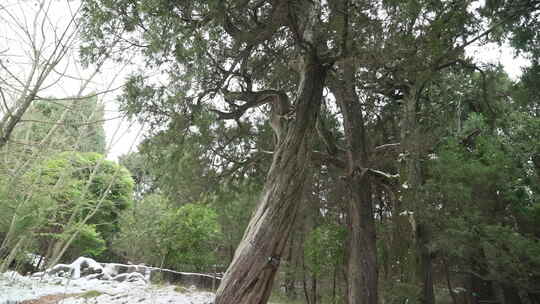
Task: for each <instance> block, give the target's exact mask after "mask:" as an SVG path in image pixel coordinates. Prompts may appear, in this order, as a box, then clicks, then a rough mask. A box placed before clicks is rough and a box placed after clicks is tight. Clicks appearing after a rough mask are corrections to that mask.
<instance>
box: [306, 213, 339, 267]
mask: <svg viewBox="0 0 540 304" xmlns="http://www.w3.org/2000/svg"><path fill="white" fill-rule="evenodd" d="M345 237H346V230H345V228H344V227H343V226H339V225H336V224H335V223H330V224H325V225H322V226H319V227H317V228H315V229H314V230H313V231H311V232H310V233H309V234H308V235H307V238H306V241H305V242H304V255H305V262H306V266H307V267H308V269H309V270H310V271H311V272H312V273H313V275H314V276H320V275H322V274H325V273H331V272H332V271H333V270H334V268H335V267H336V265H339V264H341V263H342V262H343V259H344V246H343V244H344V242H345Z"/></svg>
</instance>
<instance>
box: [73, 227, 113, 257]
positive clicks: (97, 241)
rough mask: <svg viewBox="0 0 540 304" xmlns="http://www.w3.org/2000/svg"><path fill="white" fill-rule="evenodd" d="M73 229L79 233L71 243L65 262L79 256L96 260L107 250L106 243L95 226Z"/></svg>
mask: <svg viewBox="0 0 540 304" xmlns="http://www.w3.org/2000/svg"><path fill="white" fill-rule="evenodd" d="M75 229H77V230H78V231H79V235H78V236H77V238H76V239H75V240H74V241H73V243H72V245H71V249H70V250H69V252H68V253H67V254H66V256H65V259H66V260H68V261H70V260H74V259H76V258H77V257H80V256H88V257H92V258H96V257H99V256H100V255H101V254H102V253H103V252H104V251H105V250H106V249H107V245H106V241H105V239H103V238H102V237H101V234H100V233H99V232H98V231H97V230H96V225H83V226H82V227H80V228H75Z"/></svg>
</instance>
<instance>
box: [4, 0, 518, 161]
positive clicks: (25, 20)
mask: <svg viewBox="0 0 540 304" xmlns="http://www.w3.org/2000/svg"><path fill="white" fill-rule="evenodd" d="M38 3H50V5H51V7H50V9H49V10H48V12H49V14H48V19H47V21H48V24H47V25H46V27H47V29H48V30H47V29H46V31H45V32H44V35H42V39H43V40H44V42H46V43H49V44H53V43H54V39H55V37H54V32H53V31H51V30H50V28H52V27H56V28H63V27H65V26H66V22H67V21H68V20H69V19H70V16H71V15H72V13H73V12H74V11H75V10H76V9H77V6H78V5H79V4H80V3H79V1H76V0H75V1H65V0H40V1H37V0H34V1H31V0H29V1H24V0H23V1H21V0H0V18H3V19H0V56H2V57H0V58H4V59H5V58H7V57H10V58H11V59H12V66H14V65H15V63H14V62H16V61H18V62H19V63H20V66H18V67H17V68H18V72H19V73H21V75H25V74H27V73H28V70H27V69H28V65H27V63H28V62H27V61H25V60H24V57H25V56H27V55H28V54H27V53H26V50H27V49H28V44H25V43H24V42H21V40H22V41H24V39H22V38H24V34H21V30H20V29H18V28H17V26H28V25H31V23H32V22H33V17H32V16H33V14H35V11H36V10H37V9H38V8H39V4H38ZM2 6H3V8H4V10H2V9H1V8H2ZM7 11H9V12H10V13H11V14H12V15H11V16H9V15H6V12H7ZM7 21H9V22H7ZM37 32H38V34H39V33H42V32H41V30H38V31H37ZM21 35H22V36H21ZM40 36H41V35H37V37H38V38H36V39H38V40H39V39H40V38H39V37H40ZM21 37H22V38H21ZM26 40H28V39H26ZM467 54H468V55H469V56H474V57H475V58H476V59H477V60H478V61H480V62H483V63H495V64H496V63H499V62H500V63H501V64H502V65H503V66H504V68H505V70H506V71H507V73H508V74H509V75H510V76H511V78H512V79H514V80H515V79H517V78H518V77H519V75H520V73H521V68H522V67H524V66H526V65H527V60H525V59H523V58H514V54H513V53H512V49H510V48H508V47H499V46H497V45H495V44H490V45H487V46H485V45H484V46H481V47H479V46H473V47H470V48H468V49H467ZM60 66H61V67H60V68H59V70H63V71H66V72H67V74H68V75H69V76H70V77H52V78H51V80H50V82H49V83H48V85H50V87H49V88H48V89H47V90H45V91H43V92H41V93H40V95H41V96H54V97H60V98H62V97H70V96H73V95H75V94H76V93H77V92H78V90H79V88H80V86H81V80H79V79H76V78H81V79H85V78H88V76H89V75H90V74H91V73H92V69H86V70H85V69H83V68H82V67H81V65H80V63H79V62H78V57H77V51H76V49H74V51H73V52H72V54H70V56H69V58H66V60H65V61H64V62H63V63H62V64H61V65H60ZM133 68H134V67H129V66H128V67H126V66H121V65H118V64H114V63H112V62H110V63H109V64H108V65H106V66H104V68H103V69H102V70H101V72H100V73H98V74H97V75H96V77H95V78H94V79H93V81H92V83H91V85H90V86H89V87H88V88H87V89H86V93H91V92H102V91H107V90H109V89H111V88H119V87H121V85H122V83H123V81H124V80H125V78H126V76H127V75H128V73H129V71H130V69H133ZM14 69H15V68H14ZM119 92H120V90H116V91H112V92H109V93H106V94H101V95H99V96H100V100H101V102H103V103H104V104H105V109H106V114H105V116H106V117H105V118H106V119H111V120H109V121H107V122H106V123H105V131H106V134H107V143H108V151H109V153H108V158H109V159H117V158H118V156H119V155H122V154H125V153H128V152H129V151H132V150H134V149H135V147H136V143H137V142H139V141H140V139H141V137H142V136H141V133H142V132H141V128H142V127H141V126H140V125H139V124H137V123H131V122H129V121H127V120H126V119H123V118H116V119H113V118H115V117H118V116H121V114H120V113H119V111H118V105H117V104H116V102H115V97H116V96H117V94H118V93H119Z"/></svg>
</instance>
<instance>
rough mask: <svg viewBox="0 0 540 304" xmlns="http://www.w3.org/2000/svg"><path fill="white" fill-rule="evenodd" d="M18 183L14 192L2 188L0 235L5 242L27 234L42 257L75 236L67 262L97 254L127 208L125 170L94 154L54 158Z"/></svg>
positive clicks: (127, 177)
mask: <svg viewBox="0 0 540 304" xmlns="http://www.w3.org/2000/svg"><path fill="white" fill-rule="evenodd" d="M20 180H21V183H20V184H17V185H15V187H16V188H12V187H11V186H10V188H4V189H2V191H4V194H5V195H2V196H1V199H0V210H6V212H3V213H2V216H0V223H1V224H0V227H1V228H2V230H0V233H4V234H6V235H8V236H11V237H10V238H9V240H11V242H10V243H13V242H15V240H16V239H15V238H12V237H14V236H17V237H18V238H20V237H22V236H23V235H26V236H27V237H29V238H30V239H32V240H33V242H34V243H35V247H36V249H37V250H38V252H41V254H43V255H45V254H47V252H48V251H49V250H50V248H52V247H53V245H54V244H60V243H65V244H68V243H69V239H70V238H71V237H72V236H73V235H75V236H76V237H75V238H74V241H73V243H71V244H70V245H71V246H70V249H69V250H68V251H67V252H66V254H65V258H66V259H72V258H75V257H77V256H79V255H91V256H94V257H97V256H100V255H101V254H103V253H104V252H105V250H106V247H107V246H106V242H108V241H110V239H111V238H112V235H113V233H114V232H115V231H116V230H117V223H116V220H117V217H118V214H119V213H120V211H121V210H123V209H126V208H127V207H128V206H129V205H130V204H131V196H132V191H133V180H132V179H131V176H130V174H129V172H127V170H126V169H125V168H123V167H120V166H118V165H117V164H116V163H114V162H112V161H108V160H105V159H104V157H103V155H101V154H98V153H94V152H87V153H80V152H63V153H59V154H56V155H55V156H53V157H51V158H48V159H45V160H44V161H42V162H41V163H39V164H38V165H36V166H34V167H32V168H31V169H30V170H28V172H26V173H25V174H24V175H23V176H22V177H21V179H20ZM14 190H15V191H14ZM10 246H11V245H10ZM49 253H50V252H49Z"/></svg>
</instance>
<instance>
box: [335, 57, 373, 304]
mask: <svg viewBox="0 0 540 304" xmlns="http://www.w3.org/2000/svg"><path fill="white" fill-rule="evenodd" d="M339 71H340V75H339V76H338V79H335V80H334V81H332V91H333V93H334V95H335V97H336V100H337V102H338V105H339V107H340V108H341V112H342V113H343V125H344V131H345V138H346V141H347V151H346V153H347V167H348V172H347V174H346V178H345V181H346V183H347V186H348V188H349V199H348V215H347V219H348V223H347V224H348V227H349V237H348V240H347V266H346V274H347V303H349V304H356V303H361V304H374V303H377V298H378V296H377V285H378V271H377V246H376V232H375V220H374V218H373V206H372V198H371V194H372V193H371V184H370V181H369V179H368V176H367V174H366V167H367V164H368V144H367V137H366V132H365V126H364V117H363V113H362V105H361V103H360V100H359V98H358V96H357V94H356V91H355V82H354V65H353V64H352V63H350V62H344V63H342V64H340V65H339Z"/></svg>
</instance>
